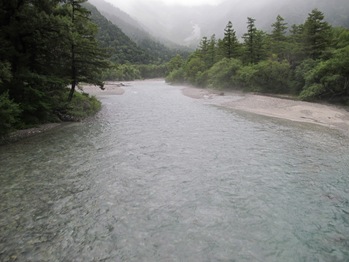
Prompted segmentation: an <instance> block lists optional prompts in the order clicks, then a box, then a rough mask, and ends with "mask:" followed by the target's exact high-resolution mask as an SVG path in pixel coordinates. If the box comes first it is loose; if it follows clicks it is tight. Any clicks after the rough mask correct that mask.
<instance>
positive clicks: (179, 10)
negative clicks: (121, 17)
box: [116, 0, 349, 46]
mask: <svg viewBox="0 0 349 262" xmlns="http://www.w3.org/2000/svg"><path fill="white" fill-rule="evenodd" d="M116 4H117V2H116ZM130 4H133V5H132V6H131V7H132V8H130V9H129V10H130V15H132V16H133V17H137V19H138V21H140V22H141V23H142V25H143V27H144V28H147V29H148V30H149V32H150V33H152V34H154V35H155V36H157V37H163V38H167V39H169V40H171V41H174V42H176V43H178V44H186V45H192V46H196V45H197V44H198V42H199V41H200V39H201V38H202V37H203V36H210V35H212V34H216V35H217V36H218V37H222V35H223V32H224V28H225V26H226V25H227V23H228V21H232V23H233V26H234V29H235V30H236V32H237V35H238V36H239V37H241V36H242V35H243V34H244V33H245V32H246V22H247V17H252V18H254V19H256V26H257V27H258V28H259V29H262V30H265V31H269V30H270V29H271V24H272V23H274V22H275V18H276V16H277V15H278V14H280V15H281V16H283V17H284V18H285V20H286V22H287V23H288V24H289V25H290V26H291V25H292V24H302V23H304V21H305V19H306V17H307V16H308V13H310V12H311V10H312V9H314V8H318V9H319V10H320V11H322V12H323V13H324V14H325V17H326V20H327V21H328V22H329V23H331V24H332V25H335V26H338V25H340V26H345V27H349V1H348V0H332V1H328V0H307V1H304V0H293V1H289V0H263V1H255V0H226V1H224V2H223V3H221V4H220V5H217V6H208V5H207V6H199V7H188V6H178V5H177V6H176V5H171V6H169V5H165V4H161V3H158V4H156V5H151V4H149V2H147V1H137V2H136V1H132V2H130Z"/></svg>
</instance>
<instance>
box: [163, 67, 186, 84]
mask: <svg viewBox="0 0 349 262" xmlns="http://www.w3.org/2000/svg"><path fill="white" fill-rule="evenodd" d="M166 82H168V83H171V84H175V83H179V84H181V83H184V82H185V71H184V68H179V69H175V70H173V71H171V72H170V74H169V75H168V76H167V77H166Z"/></svg>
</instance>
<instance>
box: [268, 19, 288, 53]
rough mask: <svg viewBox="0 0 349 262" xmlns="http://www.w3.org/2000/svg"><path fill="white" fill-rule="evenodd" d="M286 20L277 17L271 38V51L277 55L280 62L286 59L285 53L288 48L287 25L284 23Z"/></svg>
mask: <svg viewBox="0 0 349 262" xmlns="http://www.w3.org/2000/svg"><path fill="white" fill-rule="evenodd" d="M284 21H285V20H284V18H283V17H281V16H280V15H278V16H277V17H276V22H275V23H273V24H272V28H273V30H272V33H271V35H270V38H271V51H272V53H274V54H276V55H277V56H278V58H279V60H283V59H285V57H286V55H285V51H286V48H287V37H286V30H287V23H285V22H284Z"/></svg>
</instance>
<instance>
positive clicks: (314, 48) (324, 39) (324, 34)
mask: <svg viewBox="0 0 349 262" xmlns="http://www.w3.org/2000/svg"><path fill="white" fill-rule="evenodd" d="M324 18H325V17H324V14H323V13H322V12H320V11H319V10H317V9H314V10H312V12H311V13H310V14H309V16H308V18H307V20H306V22H305V23H304V44H305V46H304V50H305V52H306V54H307V55H308V57H310V58H312V59H318V58H320V56H321V55H323V54H324V52H325V51H326V49H327V48H328V47H329V45H330V39H331V30H330V29H331V27H330V25H329V24H328V23H327V22H325V21H324Z"/></svg>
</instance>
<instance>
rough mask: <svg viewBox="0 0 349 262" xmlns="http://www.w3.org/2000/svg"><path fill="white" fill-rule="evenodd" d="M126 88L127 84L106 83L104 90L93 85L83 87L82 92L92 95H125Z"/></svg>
mask: <svg viewBox="0 0 349 262" xmlns="http://www.w3.org/2000/svg"><path fill="white" fill-rule="evenodd" d="M124 86H126V84H123V83H119V82H106V83H105V85H104V88H105V89H104V90H102V89H100V88H99V87H97V86H93V85H84V86H83V87H82V90H83V91H84V92H85V93H88V94H90V95H94V96H96V95H123V94H124V93H125V90H124V89H123V87H124Z"/></svg>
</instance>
